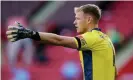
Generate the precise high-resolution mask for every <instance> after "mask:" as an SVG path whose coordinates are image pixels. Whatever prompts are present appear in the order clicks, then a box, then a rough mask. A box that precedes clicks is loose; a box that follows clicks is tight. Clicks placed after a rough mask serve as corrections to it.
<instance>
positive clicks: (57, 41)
mask: <svg viewBox="0 0 133 80" xmlns="http://www.w3.org/2000/svg"><path fill="white" fill-rule="evenodd" d="M39 36H40V39H41V42H44V43H46V44H54V45H58V46H64V47H69V48H77V47H76V46H75V44H74V38H73V37H68V36H60V35H57V34H53V33H45V32H39Z"/></svg>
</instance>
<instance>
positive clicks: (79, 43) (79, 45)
mask: <svg viewBox="0 0 133 80" xmlns="http://www.w3.org/2000/svg"><path fill="white" fill-rule="evenodd" d="M75 39H76V40H77V41H78V50H79V49H80V48H81V41H80V39H79V38H78V37H75Z"/></svg>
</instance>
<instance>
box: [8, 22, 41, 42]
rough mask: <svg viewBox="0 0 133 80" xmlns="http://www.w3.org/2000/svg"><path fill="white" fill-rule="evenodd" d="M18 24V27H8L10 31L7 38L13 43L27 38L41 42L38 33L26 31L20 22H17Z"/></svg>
mask: <svg viewBox="0 0 133 80" xmlns="http://www.w3.org/2000/svg"><path fill="white" fill-rule="evenodd" d="M16 24H17V26H8V31H7V32H6V34H7V38H8V39H9V40H10V41H11V42H15V41H18V40H20V39H25V38H31V39H34V40H37V41H39V40H41V39H40V36H39V33H38V32H35V31H32V30H30V29H26V28H24V27H23V26H22V25H20V23H18V22H16Z"/></svg>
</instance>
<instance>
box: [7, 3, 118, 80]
mask: <svg viewBox="0 0 133 80" xmlns="http://www.w3.org/2000/svg"><path fill="white" fill-rule="evenodd" d="M74 12H75V21H74V24H75V27H76V30H77V33H79V35H77V36H76V37H67V36H60V35H56V34H52V33H45V32H35V31H32V30H29V29H26V28H24V27H23V26H22V25H20V23H17V25H16V26H8V31H7V32H6V34H7V37H8V39H9V40H10V41H11V42H15V41H18V40H20V39H25V38H31V39H33V40H36V41H41V42H44V43H46V44H53V45H57V46H64V47H69V48H74V49H77V50H79V56H80V60H81V65H82V69H83V73H84V74H83V76H84V80H115V75H116V68H115V51H114V47H113V44H112V42H111V40H110V39H109V37H108V36H107V35H106V34H104V33H102V32H101V30H100V29H99V28H98V22H99V20H100V17H101V10H100V9H99V7H98V6H96V5H94V4H86V5H82V6H80V7H75V8H74Z"/></svg>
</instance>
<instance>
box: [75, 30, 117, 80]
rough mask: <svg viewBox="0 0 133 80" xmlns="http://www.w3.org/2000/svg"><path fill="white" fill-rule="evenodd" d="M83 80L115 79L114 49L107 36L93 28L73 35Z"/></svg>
mask: <svg viewBox="0 0 133 80" xmlns="http://www.w3.org/2000/svg"><path fill="white" fill-rule="evenodd" d="M75 42H76V44H77V46H78V50H79V55H80V60H81V65H82V68H83V73H84V80H115V75H116V68H115V50H114V47H113V44H112V42H111V40H110V39H109V37H108V36H107V35H105V34H104V33H102V32H101V30H100V29H99V28H94V29H92V30H91V31H90V32H86V33H84V34H81V35H78V36H76V37H75Z"/></svg>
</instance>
